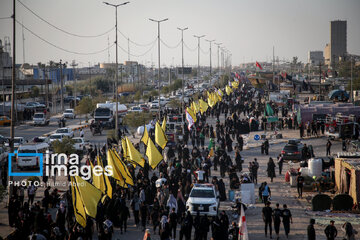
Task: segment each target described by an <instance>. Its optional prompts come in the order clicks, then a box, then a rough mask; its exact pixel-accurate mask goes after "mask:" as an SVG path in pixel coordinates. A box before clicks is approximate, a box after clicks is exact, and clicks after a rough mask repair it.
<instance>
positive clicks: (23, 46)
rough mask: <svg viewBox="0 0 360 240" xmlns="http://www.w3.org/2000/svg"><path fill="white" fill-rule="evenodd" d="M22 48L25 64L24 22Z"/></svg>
mask: <svg viewBox="0 0 360 240" xmlns="http://www.w3.org/2000/svg"><path fill="white" fill-rule="evenodd" d="M21 25H22V30H21V31H22V44H23V45H22V48H23V49H22V50H23V64H24V63H25V35H24V24H23V22H22V24H21Z"/></svg>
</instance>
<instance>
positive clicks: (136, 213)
mask: <svg viewBox="0 0 360 240" xmlns="http://www.w3.org/2000/svg"><path fill="white" fill-rule="evenodd" d="M130 206H131V208H132V211H133V214H134V219H135V225H136V226H137V227H138V226H139V222H140V219H139V211H140V200H139V197H138V195H137V193H135V195H134V197H133V199H132V200H131V202H130Z"/></svg>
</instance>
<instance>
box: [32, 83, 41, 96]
mask: <svg viewBox="0 0 360 240" xmlns="http://www.w3.org/2000/svg"><path fill="white" fill-rule="evenodd" d="M39 94H40V89H39V88H38V87H36V86H34V87H32V88H31V93H30V96H31V97H32V98H36V97H39Z"/></svg>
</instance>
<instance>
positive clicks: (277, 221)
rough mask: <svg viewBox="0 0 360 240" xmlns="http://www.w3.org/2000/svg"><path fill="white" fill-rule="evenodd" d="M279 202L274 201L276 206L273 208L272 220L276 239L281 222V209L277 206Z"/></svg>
mask: <svg viewBox="0 0 360 240" xmlns="http://www.w3.org/2000/svg"><path fill="white" fill-rule="evenodd" d="M279 207H280V204H279V203H276V208H275V209H274V210H273V216H272V217H273V221H274V229H275V233H276V239H279V232H280V224H281V216H282V211H281V209H280V208H279Z"/></svg>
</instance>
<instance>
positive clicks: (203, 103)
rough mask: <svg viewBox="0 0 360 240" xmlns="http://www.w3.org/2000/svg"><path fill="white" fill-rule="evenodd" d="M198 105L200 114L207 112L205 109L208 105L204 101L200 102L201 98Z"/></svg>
mask: <svg viewBox="0 0 360 240" xmlns="http://www.w3.org/2000/svg"><path fill="white" fill-rule="evenodd" d="M199 105H200V112H201V114H203V113H204V112H206V111H207V109H208V107H209V106H208V104H207V103H206V102H205V101H204V100H202V99H201V98H200V100H199Z"/></svg>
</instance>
